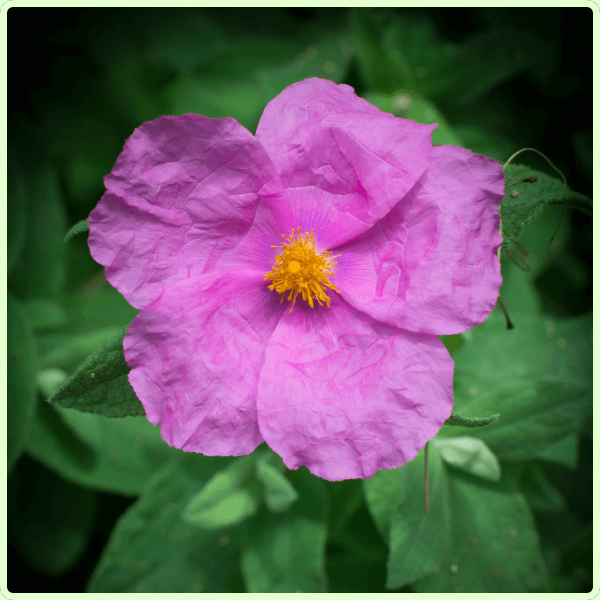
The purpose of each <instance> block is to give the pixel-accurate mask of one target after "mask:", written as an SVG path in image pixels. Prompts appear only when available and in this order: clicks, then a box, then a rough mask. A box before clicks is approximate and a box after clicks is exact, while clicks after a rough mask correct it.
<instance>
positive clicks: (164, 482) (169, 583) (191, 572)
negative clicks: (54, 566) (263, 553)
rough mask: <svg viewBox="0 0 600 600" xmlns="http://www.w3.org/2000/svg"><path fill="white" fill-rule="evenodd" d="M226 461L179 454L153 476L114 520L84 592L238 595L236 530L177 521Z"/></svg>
mask: <svg viewBox="0 0 600 600" xmlns="http://www.w3.org/2000/svg"><path fill="white" fill-rule="evenodd" d="M228 461H229V459H228V458H223V457H207V456H202V455H198V454H194V453H189V454H182V456H181V459H180V460H176V461H174V462H171V463H169V464H168V465H165V466H164V467H163V468H162V469H161V470H160V471H159V472H157V473H156V474H155V477H154V478H153V479H152V480H151V481H150V482H149V483H148V486H147V488H146V489H145V490H144V493H143V494H142V495H141V497H140V498H139V499H138V500H137V502H135V504H133V505H132V506H131V507H130V508H129V509H128V510H127V512H125V514H124V515H123V516H122V517H121V518H120V519H119V521H118V523H117V525H116V527H115V529H114V530H113V532H112V535H111V538H110V540H109V543H108V545H107V546H106V548H105V549H104V552H103V554H102V557H101V558H100V562H99V563H98V565H97V567H96V569H95V571H94V573H93V574H92V577H91V579H90V583H89V585H88V589H87V591H88V592H92V593H94V592H103V593H126V592H141V593H144V592H146V593H167V594H174V593H186V592H195V593H198V592H241V591H243V589H242V585H241V575H240V573H239V566H238V560H237V556H238V544H239V541H238V533H237V530H236V529H230V530H225V531H223V530H221V531H219V532H212V531H205V530H203V529H200V528H198V527H192V526H190V524H189V523H188V522H187V521H185V520H183V519H182V517H181V513H182V511H183V510H184V508H185V506H187V504H189V502H190V500H191V499H192V497H193V496H194V494H196V492H197V490H198V488H200V487H202V486H203V485H204V484H205V483H206V481H207V480H208V479H209V478H210V476H211V475H212V474H213V473H214V472H215V471H216V470H218V469H220V468H221V467H222V466H223V465H224V464H226V463H227V462H228Z"/></svg>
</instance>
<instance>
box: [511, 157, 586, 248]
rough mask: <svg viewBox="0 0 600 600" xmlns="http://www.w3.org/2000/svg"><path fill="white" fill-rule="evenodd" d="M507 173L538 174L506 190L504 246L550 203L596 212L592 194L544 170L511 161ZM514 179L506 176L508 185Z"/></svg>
mask: <svg viewBox="0 0 600 600" xmlns="http://www.w3.org/2000/svg"><path fill="white" fill-rule="evenodd" d="M504 175H505V176H506V177H513V178H515V179H527V178H529V177H537V178H538V179H537V181H536V182H535V183H519V184H517V185H514V186H512V187H510V188H508V189H507V190H506V194H505V196H504V200H502V203H501V204H500V214H501V216H502V236H503V237H504V246H507V245H508V244H510V243H511V242H513V241H515V240H516V239H517V238H518V237H519V234H520V233H521V230H522V229H523V227H525V226H526V225H527V224H528V223H530V222H531V221H532V220H533V219H535V218H536V217H537V216H538V215H540V213H541V212H542V211H543V210H544V207H545V206H547V205H549V204H562V205H565V206H571V207H573V208H578V209H579V210H583V211H584V212H587V213H588V214H591V212H592V200H591V198H588V197H587V196H585V195H584V194H579V193H577V192H573V191H571V190H570V189H569V188H567V187H566V186H565V185H564V183H563V182H562V181H559V180H558V179H555V178H553V177H550V176H548V175H546V174H545V173H542V172H541V171H534V170H533V169H530V168H529V167H525V166H523V165H515V164H513V163H511V164H510V165H508V166H507V167H506V169H504ZM512 183H516V182H515V181H513V180H512V179H507V180H506V185H507V186H508V185H511V184H512ZM514 191H516V192H517V193H518V196H516V197H515V198H513V197H512V196H511V192H514Z"/></svg>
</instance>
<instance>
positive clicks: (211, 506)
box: [183, 450, 262, 530]
mask: <svg viewBox="0 0 600 600" xmlns="http://www.w3.org/2000/svg"><path fill="white" fill-rule="evenodd" d="M261 454H262V451H261V450H259V451H255V452H254V453H252V454H249V455H248V456H242V457H238V458H236V459H234V461H233V462H232V463H231V464H230V465H229V466H228V467H227V468H226V469H224V470H223V471H220V472H219V473H217V474H216V475H214V477H212V478H211V479H210V481H208V483H207V484H206V485H205V486H204V487H203V488H202V490H200V492H198V493H197V494H196V495H195V496H194V498H192V500H191V501H190V503H189V504H188V505H187V506H186V508H185V511H184V512H183V518H184V519H185V520H186V521H188V522H190V523H193V524H194V525H198V526H199V527H202V528H203V529H209V530H210V529H219V528H222V527H229V526H230V525H236V524H238V523H241V522H242V521H243V520H244V519H246V518H248V517H250V516H252V515H253V514H254V513H255V512H256V511H257V509H258V505H259V503H260V499H259V496H258V494H257V493H256V491H255V490H254V489H251V486H250V487H249V486H248V485H247V484H248V481H249V479H250V478H251V477H252V475H253V471H254V465H255V463H256V461H257V460H258V458H259V457H260V455H261Z"/></svg>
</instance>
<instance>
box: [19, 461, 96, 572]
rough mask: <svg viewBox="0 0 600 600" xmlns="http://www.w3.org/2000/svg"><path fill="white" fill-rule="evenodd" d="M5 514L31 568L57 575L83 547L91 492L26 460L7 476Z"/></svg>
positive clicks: (90, 522) (90, 519)
mask: <svg viewBox="0 0 600 600" xmlns="http://www.w3.org/2000/svg"><path fill="white" fill-rule="evenodd" d="M32 481H33V482H35V488H34V490H35V491H34V493H32V487H31V483H32ZM8 514H9V515H10V522H9V531H10V534H9V535H10V537H11V538H12V544H13V545H14V546H15V547H16V549H17V551H18V552H19V555H20V556H21V558H22V559H24V560H25V561H26V562H27V563H28V565H29V566H30V568H32V569H35V571H36V573H39V574H41V575H43V576H45V577H50V578H56V577H60V576H61V575H64V574H65V573H67V572H68V571H69V570H71V569H72V568H73V567H74V566H75V565H76V563H77V561H78V560H79V559H80V558H81V557H82V555H83V554H84V552H85V550H86V548H87V545H88V543H89V540H90V536H91V533H92V528H93V526H94V521H95V516H96V493H95V492H92V491H90V490H86V489H84V488H82V487H79V486H76V485H73V484H71V483H68V482H67V481H65V480H64V479H62V478H61V477H58V476H57V475H55V474H54V473H52V472H51V471H48V469H45V468H44V467H43V466H42V465H40V464H38V463H37V462H35V461H33V460H27V461H26V462H24V463H23V462H22V463H20V464H19V467H18V468H17V469H15V471H14V472H13V474H11V478H10V479H9V483H8Z"/></svg>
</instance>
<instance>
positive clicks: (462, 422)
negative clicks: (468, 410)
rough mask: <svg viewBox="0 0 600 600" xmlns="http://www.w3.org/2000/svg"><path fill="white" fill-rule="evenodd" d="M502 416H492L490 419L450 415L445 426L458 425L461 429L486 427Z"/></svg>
mask: <svg viewBox="0 0 600 600" xmlns="http://www.w3.org/2000/svg"><path fill="white" fill-rule="evenodd" d="M499 417H500V415H490V416H489V417H469V418H466V417H461V416H459V415H454V414H452V415H450V417H448V419H446V421H445V423H444V425H456V426H459V427H485V426H486V425H491V424H492V423H494V422H495V421H497V420H498V419H499Z"/></svg>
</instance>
